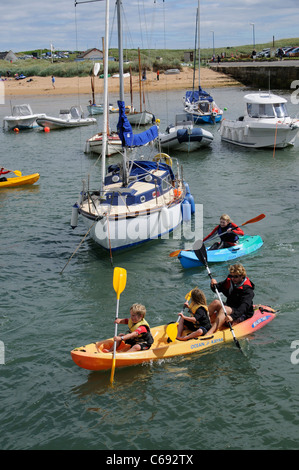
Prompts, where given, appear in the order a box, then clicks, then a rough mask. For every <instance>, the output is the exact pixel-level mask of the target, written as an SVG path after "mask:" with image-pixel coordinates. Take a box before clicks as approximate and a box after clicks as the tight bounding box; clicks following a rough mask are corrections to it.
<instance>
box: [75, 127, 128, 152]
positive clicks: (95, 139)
mask: <svg viewBox="0 0 299 470" xmlns="http://www.w3.org/2000/svg"><path fill="white" fill-rule="evenodd" d="M106 146H107V147H106V156H107V157H111V155H114V154H116V153H121V151H122V141H121V140H120V138H119V136H118V133H117V132H110V133H109V134H107V142H106ZM84 152H85V153H96V154H97V155H102V153H103V133H102V132H98V133H97V134H95V135H94V136H92V137H90V138H89V139H87V141H86V143H85V150H84Z"/></svg>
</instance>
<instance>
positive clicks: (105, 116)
mask: <svg viewBox="0 0 299 470" xmlns="http://www.w3.org/2000/svg"><path fill="white" fill-rule="evenodd" d="M108 41H109V0H106V14H105V51H104V113H103V139H102V186H103V187H104V183H105V173H106V151H107V128H108V50H109V43H108Z"/></svg>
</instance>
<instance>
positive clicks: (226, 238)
mask: <svg viewBox="0 0 299 470" xmlns="http://www.w3.org/2000/svg"><path fill="white" fill-rule="evenodd" d="M216 233H217V234H218V235H219V237H220V242H216V243H214V244H213V245H212V246H211V248H210V250H219V249H221V248H229V247H231V246H234V245H236V244H237V243H238V240H239V235H241V236H242V235H244V232H243V230H242V229H241V228H240V227H238V226H237V225H236V224H235V223H234V222H232V220H231V218H230V216H229V215H227V214H222V216H221V217H220V221H219V225H217V226H216V227H215V228H214V229H213V230H212V232H211V233H209V235H207V236H206V237H205V238H204V239H203V241H204V242H205V241H207V240H209V239H210V238H214V235H215V234H216Z"/></svg>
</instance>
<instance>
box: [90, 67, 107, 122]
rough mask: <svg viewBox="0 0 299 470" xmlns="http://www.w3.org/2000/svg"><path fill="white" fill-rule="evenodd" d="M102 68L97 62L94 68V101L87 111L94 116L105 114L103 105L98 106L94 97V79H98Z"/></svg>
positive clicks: (92, 75)
mask: <svg viewBox="0 0 299 470" xmlns="http://www.w3.org/2000/svg"><path fill="white" fill-rule="evenodd" d="M100 68H101V65H100V64H99V63H98V62H96V63H95V64H94V66H93V69H92V74H91V96H92V100H90V101H89V105H87V111H88V112H89V114H91V115H92V116H93V115H95V114H103V112H104V106H103V104H96V102H95V95H94V79H95V77H97V75H98V73H99V71H100Z"/></svg>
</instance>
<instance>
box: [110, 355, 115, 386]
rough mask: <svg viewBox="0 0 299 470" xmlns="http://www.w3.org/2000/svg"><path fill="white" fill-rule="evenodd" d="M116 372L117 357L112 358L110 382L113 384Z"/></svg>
mask: <svg viewBox="0 0 299 470" xmlns="http://www.w3.org/2000/svg"><path fill="white" fill-rule="evenodd" d="M114 372H115V357H113V360H112V367H111V374H110V384H111V385H112V384H113V381H114Z"/></svg>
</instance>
